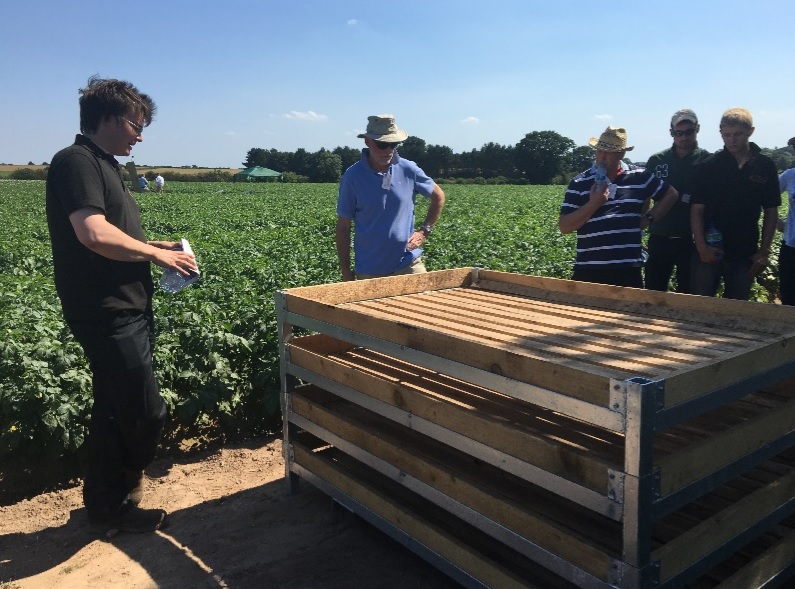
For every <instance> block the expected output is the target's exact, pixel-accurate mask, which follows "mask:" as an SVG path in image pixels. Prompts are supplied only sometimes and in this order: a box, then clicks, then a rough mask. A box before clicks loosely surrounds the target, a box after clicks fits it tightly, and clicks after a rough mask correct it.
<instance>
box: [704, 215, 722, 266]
mask: <svg viewBox="0 0 795 589" xmlns="http://www.w3.org/2000/svg"><path fill="white" fill-rule="evenodd" d="M704 241H706V242H707V245H709V246H712V247H717V248H719V249H721V250H723V234H722V233H721V232H720V229H718V227H717V225H715V221H713V220H712V219H710V220H709V222H708V223H707V231H706V233H704ZM722 257H723V254H720V255H719V256H718V259H720V258H722Z"/></svg>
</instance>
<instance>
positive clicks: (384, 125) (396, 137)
mask: <svg viewBox="0 0 795 589" xmlns="http://www.w3.org/2000/svg"><path fill="white" fill-rule="evenodd" d="M408 136H409V134H408V133H406V132H405V131H404V130H403V129H398V126H397V123H395V116H394V115H371V116H369V117H367V131H365V132H364V133H360V134H359V135H357V137H359V138H360V139H361V138H364V137H369V138H370V139H375V140H376V141H384V142H387V143H400V142H401V141H405V140H406V139H407V138H408Z"/></svg>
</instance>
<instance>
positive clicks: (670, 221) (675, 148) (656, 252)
mask: <svg viewBox="0 0 795 589" xmlns="http://www.w3.org/2000/svg"><path fill="white" fill-rule="evenodd" d="M700 128H701V127H700V125H699V124H698V117H697V116H696V113H695V112H693V111H692V110H690V109H689V108H683V109H681V110H678V111H676V112H675V113H674V114H673V116H672V117H671V130H670V133H671V137H673V140H674V141H673V145H672V146H671V147H669V148H668V149H665V150H663V151H660V152H658V153H655V154H654V155H652V156H651V157H650V158H649V160H648V161H647V162H646V169H648V170H649V171H650V172H652V173H653V174H654V175H656V176H657V178H659V179H661V180H664V181H666V182H668V183H670V184H671V186H673V187H674V188H676V191H677V192H678V193H679V200H678V201H677V202H676V204H675V205H674V206H673V207H672V208H671V210H670V211H669V212H668V214H667V215H665V217H664V218H662V219H655V220H654V223H652V224H651V225H649V244H648V247H649V260H648V261H647V262H646V269H645V279H646V288H648V289H651V290H663V291H664V290H668V285H669V283H670V281H671V277H672V276H673V275H674V271H675V276H676V291H677V292H682V293H689V292H690V263H691V259H692V257H693V234H692V232H691V231H690V195H691V194H692V193H693V183H694V182H695V178H696V167H697V166H698V164H699V163H700V162H702V161H704V159H705V158H706V157H707V156H708V155H709V152H708V151H706V150H704V149H701V148H700V147H699V146H698V132H699V130H700Z"/></svg>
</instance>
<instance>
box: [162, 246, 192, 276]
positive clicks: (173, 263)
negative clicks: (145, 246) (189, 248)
mask: <svg viewBox="0 0 795 589" xmlns="http://www.w3.org/2000/svg"><path fill="white" fill-rule="evenodd" d="M152 245H154V244H152ZM177 246H179V244H177ZM155 247H157V254H156V255H155V259H154V260H153V262H154V263H155V264H157V265H158V266H161V267H163V268H170V269H172V270H176V271H177V272H179V273H180V274H182V275H183V276H190V275H191V274H192V273H196V272H198V271H199V267H198V266H197V265H196V256H194V255H193V254H189V253H188V252H183V251H182V250H181V249H165V248H161V247H159V246H155Z"/></svg>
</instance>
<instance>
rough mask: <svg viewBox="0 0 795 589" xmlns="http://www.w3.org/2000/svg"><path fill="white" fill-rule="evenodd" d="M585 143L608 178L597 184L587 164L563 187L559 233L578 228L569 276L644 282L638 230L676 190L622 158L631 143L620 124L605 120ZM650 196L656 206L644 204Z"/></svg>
mask: <svg viewBox="0 0 795 589" xmlns="http://www.w3.org/2000/svg"><path fill="white" fill-rule="evenodd" d="M589 143H590V145H591V147H594V148H596V163H597V164H604V167H605V172H606V174H607V180H608V182H607V183H606V185H604V186H599V185H597V182H596V173H595V172H594V169H593V168H591V169H588V170H586V171H584V172H581V173H580V174H578V175H577V176H575V177H574V178H573V179H572V181H571V182H570V183H569V187H568V189H567V190H566V194H565V196H564V200H563V205H562V206H561V208H560V218H559V219H558V227H559V228H560V231H561V233H564V234H566V233H572V232H574V231H576V232H577V258H576V261H575V263H574V274H573V276H572V278H573V280H582V281H584V282H596V283H600V284H613V285H615V286H630V287H634V288H643V275H642V273H641V267H642V265H643V257H642V253H641V235H642V233H641V232H642V230H643V229H645V228H646V227H648V226H649V224H650V223H651V222H652V221H654V220H655V219H660V218H662V217H663V216H664V215H665V214H666V213H667V212H668V211H669V210H670V208H671V207H672V206H673V205H674V203H676V201H677V199H678V198H679V193H677V191H676V189H674V188H673V187H672V186H670V185H668V184H667V183H666V182H664V181H663V180H661V179H659V178H657V177H656V176H655V175H654V174H652V173H651V172H649V171H647V170H646V169H645V168H640V167H638V166H633V165H629V164H626V163H625V162H624V161H623V159H624V156H625V155H626V152H627V151H630V150H631V149H633V147H632V146H628V145H627V132H626V130H625V129H623V128H620V127H613V126H609V127H607V129H606V130H605V132H604V133H602V135H601V136H600V137H599V139H597V138H595V137H592V138H591V140H590V142H589ZM652 200H654V201H655V206H654V208H652V209H651V210H648V207H649V204H650V202H651V201H652Z"/></svg>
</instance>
